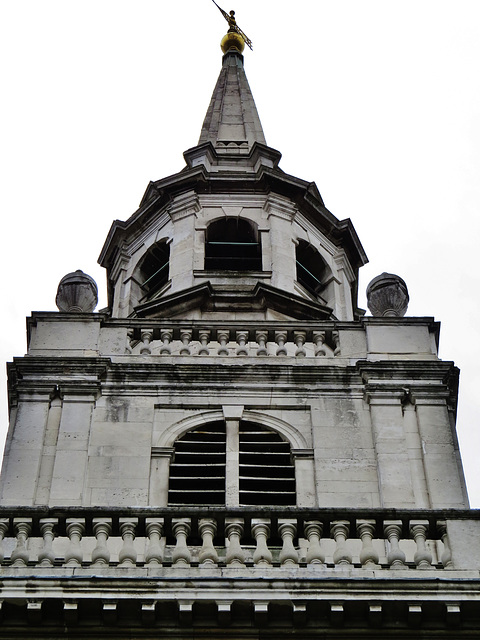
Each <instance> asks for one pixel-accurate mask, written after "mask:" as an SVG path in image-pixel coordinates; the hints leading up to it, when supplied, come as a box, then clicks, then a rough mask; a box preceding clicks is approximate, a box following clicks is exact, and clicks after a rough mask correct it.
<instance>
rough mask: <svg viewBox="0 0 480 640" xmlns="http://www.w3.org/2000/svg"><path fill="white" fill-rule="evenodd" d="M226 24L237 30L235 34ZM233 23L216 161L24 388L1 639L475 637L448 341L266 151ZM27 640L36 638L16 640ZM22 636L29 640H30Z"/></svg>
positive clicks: (80, 283) (202, 153)
mask: <svg viewBox="0 0 480 640" xmlns="http://www.w3.org/2000/svg"><path fill="white" fill-rule="evenodd" d="M231 20H232V18H231ZM243 47H244V39H243V37H242V34H241V32H240V33H239V32H238V29H237V28H236V25H235V23H234V22H233V23H232V22H231V24H230V30H229V32H228V34H227V35H226V36H225V38H224V39H223V41H222V48H223V54H224V55H223V59H222V67H221V70H220V75H219V78H218V81H217V84H216V86H215V88H214V91H213V95H212V99H211V102H210V105H209V107H208V110H207V114H206V117H205V121H204V123H203V127H202V130H201V133H200V138H199V141H198V144H197V145H196V146H194V147H192V148H190V149H188V150H187V151H185V153H184V157H185V162H186V166H185V168H184V169H183V170H182V171H180V172H179V173H177V174H175V175H173V176H169V177H166V178H163V179H160V180H158V181H156V182H151V183H150V184H149V185H148V188H147V190H146V192H145V195H144V196H143V199H142V201H141V203H140V207H139V209H138V210H137V211H136V212H135V213H134V214H133V215H132V216H131V217H130V218H129V219H128V220H127V221H126V222H122V221H119V220H117V221H115V222H114V223H113V225H112V227H111V229H110V232H109V234H108V237H107V239H106V241H105V244H104V246H103V249H102V251H101V254H100V259H99V261H100V264H101V265H102V266H103V267H105V269H106V272H107V283H108V308H107V309H103V310H101V311H98V312H94V308H95V305H96V300H97V288H96V284H95V282H94V281H93V280H92V279H91V278H90V277H89V276H87V275H86V274H84V273H83V272H82V271H76V272H74V273H71V274H68V275H67V276H65V277H64V278H63V279H62V280H61V282H60V284H59V287H58V292H57V306H58V308H59V311H58V312H50V313H46V312H45V313H34V314H33V315H32V317H31V318H28V321H27V327H28V354H27V356H25V357H23V358H16V359H15V360H14V362H13V363H10V364H9V365H8V373H9V396H10V430H9V433H8V438H7V445H6V449H5V456H4V463H3V469H2V485H1V507H0V537H1V538H2V539H3V564H2V584H1V600H2V602H3V629H4V631H2V632H0V635H1V636H2V637H5V638H7V637H8V638H13V637H25V634H26V633H27V631H28V633H35V635H36V636H37V637H48V638H60V637H69V638H70V637H72V638H76V637H78V638H81V637H85V636H86V635H87V634H88V635H89V636H90V637H92V638H104V637H115V638H134V637H135V638H136V637H142V638H144V637H145V638H150V637H152V638H153V637H155V638H173V637H174V638H178V639H179V640H184V639H187V638H188V639H193V638H205V639H206V638H232V639H233V638H245V639H246V638H257V639H258V638H287V637H289V638H290V637H293V638H325V639H327V638H357V637H364V638H365V637H369V638H385V637H392V638H407V637H410V636H411V634H412V628H413V629H415V630H416V631H415V633H417V635H418V637H420V634H421V637H422V638H423V637H425V638H427V637H428V638H440V637H442V638H445V637H448V638H463V637H465V638H467V637H469V638H472V637H474V636H475V633H478V632H479V630H480V614H479V612H478V607H477V606H476V604H475V603H476V602H477V601H478V598H479V596H480V589H479V584H480V520H479V516H478V514H477V513H476V512H474V511H471V510H469V508H468V499H467V496H466V490H465V482H464V478H463V472H462V467H461V461H460V456H459V451H458V444H457V439H456V432H455V415H456V402H457V388H458V370H457V369H456V367H455V366H454V365H453V363H451V362H444V361H442V360H440V359H439V357H438V353H437V347H438V340H439V323H438V322H435V321H434V320H433V318H430V317H426V318H425V317H421V318H418V317H408V316H407V317H406V316H405V314H406V311H407V305H408V292H407V287H406V285H405V283H404V282H403V280H402V279H401V278H400V277H398V276H396V275H393V274H387V273H384V274H381V275H380V276H378V277H377V278H375V279H374V280H373V281H372V282H371V283H370V285H369V287H368V300H369V308H370V311H371V314H372V315H371V316H366V315H365V312H364V310H362V309H359V307H358V304H357V291H358V271H359V268H360V267H361V266H362V265H364V264H365V263H366V261H367V257H366V254H365V252H364V250H363V247H362V245H361V243H360V240H359V238H358V237H357V234H356V232H355V229H354V227H353V225H352V223H351V222H350V220H338V219H337V218H336V217H335V216H334V215H333V214H332V213H330V211H329V210H328V209H327V208H326V207H325V205H324V203H323V200H322V197H321V195H320V193H319V191H318V189H317V187H316V185H315V184H314V183H309V182H305V181H303V180H301V179H299V178H296V177H293V176H291V175H288V174H286V173H284V172H283V171H282V170H281V169H280V167H279V162H280V158H281V154H280V153H279V152H278V151H276V150H275V149H273V148H271V147H269V146H268V145H267V143H266V140H265V136H264V133H263V129H262V124H261V121H260V118H259V115H258V113H257V109H256V106H255V102H254V99H253V96H252V92H251V90H250V87H249V84H248V81H247V78H246V75H245V70H244V59H243V55H242V51H243ZM22 630H23V631H22ZM22 634H23V635H22Z"/></svg>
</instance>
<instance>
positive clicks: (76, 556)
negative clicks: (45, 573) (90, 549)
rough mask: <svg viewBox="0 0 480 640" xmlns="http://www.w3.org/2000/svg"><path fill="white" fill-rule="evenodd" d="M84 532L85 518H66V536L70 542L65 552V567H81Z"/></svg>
mask: <svg viewBox="0 0 480 640" xmlns="http://www.w3.org/2000/svg"><path fill="white" fill-rule="evenodd" d="M84 533H85V518H67V536H68V537H69V539H70V544H69V545H68V548H67V550H66V552H65V566H66V567H81V566H82V561H83V551H82V546H81V541H82V536H83V535H84Z"/></svg>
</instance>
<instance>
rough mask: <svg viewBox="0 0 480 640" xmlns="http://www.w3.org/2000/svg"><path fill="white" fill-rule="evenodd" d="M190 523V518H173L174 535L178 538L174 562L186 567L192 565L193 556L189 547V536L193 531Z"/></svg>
mask: <svg viewBox="0 0 480 640" xmlns="http://www.w3.org/2000/svg"><path fill="white" fill-rule="evenodd" d="M190 525H191V520H190V518H173V520H172V530H173V535H174V536H175V538H176V539H177V543H176V545H175V549H174V550H173V554H172V561H173V564H178V565H183V566H186V567H188V566H190V561H191V559H192V556H191V553H190V550H189V548H188V547H187V537H188V536H189V535H190V531H191V526H190Z"/></svg>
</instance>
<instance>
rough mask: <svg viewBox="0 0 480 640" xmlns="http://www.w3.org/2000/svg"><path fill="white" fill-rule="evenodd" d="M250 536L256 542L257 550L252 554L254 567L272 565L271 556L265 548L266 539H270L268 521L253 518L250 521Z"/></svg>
mask: <svg viewBox="0 0 480 640" xmlns="http://www.w3.org/2000/svg"><path fill="white" fill-rule="evenodd" d="M252 534H253V536H254V537H255V540H256V541H257V548H256V549H255V551H254V554H253V561H254V563H255V564H256V565H269V564H272V554H271V551H270V550H269V548H268V546H267V539H268V538H269V537H270V519H269V518H255V519H253V520H252Z"/></svg>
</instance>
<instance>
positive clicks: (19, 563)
mask: <svg viewBox="0 0 480 640" xmlns="http://www.w3.org/2000/svg"><path fill="white" fill-rule="evenodd" d="M13 529H14V531H15V535H16V536H17V546H16V547H15V549H14V550H13V551H12V555H11V558H10V561H11V563H12V567H26V566H27V564H28V560H29V557H30V554H29V553H28V550H27V540H28V536H29V535H30V532H31V530H32V518H14V519H13Z"/></svg>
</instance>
